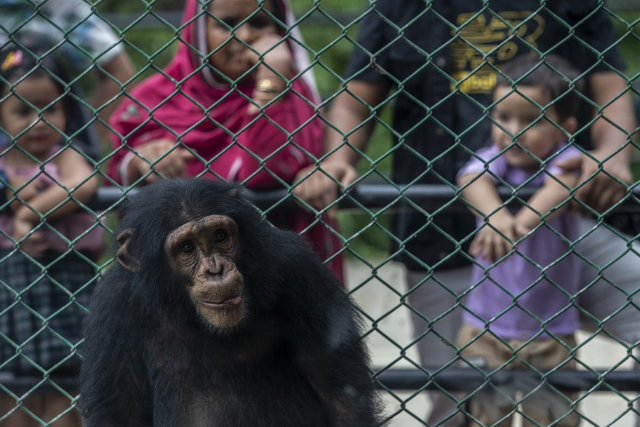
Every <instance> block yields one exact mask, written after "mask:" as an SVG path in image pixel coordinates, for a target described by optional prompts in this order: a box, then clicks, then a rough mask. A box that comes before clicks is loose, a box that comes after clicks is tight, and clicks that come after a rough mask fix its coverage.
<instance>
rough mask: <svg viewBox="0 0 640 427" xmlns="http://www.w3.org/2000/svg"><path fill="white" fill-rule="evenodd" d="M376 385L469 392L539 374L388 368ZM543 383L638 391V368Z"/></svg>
mask: <svg viewBox="0 0 640 427" xmlns="http://www.w3.org/2000/svg"><path fill="white" fill-rule="evenodd" d="M374 378H375V379H376V381H377V382H378V386H379V387H380V388H388V389H391V390H414V391H415V390H420V389H423V388H424V389H440V388H442V389H444V390H447V391H467V392H471V391H474V390H477V389H478V388H480V387H482V386H483V385H486V384H488V383H490V384H492V385H494V386H497V387H504V388H509V387H510V386H512V387H514V388H517V384H540V381H541V378H542V375H541V374H537V373H535V372H533V371H531V370H527V371H524V370H501V371H498V372H495V373H493V374H490V373H489V372H483V371H477V370H475V369H469V368H449V369H447V370H445V371H442V372H440V373H438V374H437V375H434V376H429V375H428V374H426V373H425V372H422V371H419V370H417V369H389V370H386V371H384V372H380V373H378V374H376V375H374ZM545 381H546V383H547V384H550V385H552V386H554V387H555V388H557V389H559V390H562V391H567V392H571V391H586V390H591V391H612V390H615V391H621V392H622V391H639V390H640V371H631V370H629V371H613V372H609V373H605V372H603V371H594V372H591V371H576V370H568V369H566V370H558V371H555V372H553V373H550V374H549V375H548V376H547V377H546V379H545Z"/></svg>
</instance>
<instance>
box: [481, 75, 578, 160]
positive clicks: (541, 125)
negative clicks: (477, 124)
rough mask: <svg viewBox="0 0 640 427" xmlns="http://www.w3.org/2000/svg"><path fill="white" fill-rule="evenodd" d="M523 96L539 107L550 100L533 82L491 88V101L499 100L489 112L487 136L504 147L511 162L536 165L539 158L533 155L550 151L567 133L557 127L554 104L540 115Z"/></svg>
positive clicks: (541, 155) (538, 155) (562, 124)
mask: <svg viewBox="0 0 640 427" xmlns="http://www.w3.org/2000/svg"><path fill="white" fill-rule="evenodd" d="M505 97H506V98H505ZM525 97H526V98H525ZM503 98H504V99H503ZM527 98H529V99H530V100H531V101H534V102H535V103H536V104H538V105H540V106H542V107H544V106H546V105H548V104H549V103H550V102H551V99H550V96H549V95H548V94H547V92H546V91H544V90H543V89H542V88H540V87H536V86H521V87H519V88H518V92H513V89H511V88H509V87H503V86H498V87H496V88H495V89H494V92H493V101H494V102H495V101H499V102H498V103H497V104H496V105H495V107H493V112H492V114H491V116H492V118H493V126H492V129H491V136H492V138H493V142H494V143H495V144H496V145H497V146H498V148H500V150H504V149H508V150H507V151H505V152H504V154H503V156H505V158H506V160H507V162H508V163H509V164H510V165H511V166H514V167H517V168H521V169H538V168H539V167H540V161H539V160H537V159H541V160H544V159H546V158H547V157H548V156H549V155H551V154H553V152H554V151H555V148H556V147H557V146H558V144H559V143H561V142H562V141H565V140H566V139H567V136H566V135H565V133H564V132H563V131H562V130H561V129H559V128H558V126H561V127H562V126H564V123H561V122H560V119H559V118H558V115H557V113H556V111H555V108H553V107H552V108H549V109H547V112H546V114H545V116H544V117H542V111H541V110H540V108H539V107H538V106H536V105H535V104H534V103H532V102H531V101H529V99H527ZM554 123H555V124H554ZM556 125H557V126H556ZM525 129H526V130H525ZM520 132H523V133H522V134H519V133H520ZM514 139H515V140H516V142H515V143H514ZM529 153H530V154H529ZM534 156H535V157H534ZM536 158H537V159H536Z"/></svg>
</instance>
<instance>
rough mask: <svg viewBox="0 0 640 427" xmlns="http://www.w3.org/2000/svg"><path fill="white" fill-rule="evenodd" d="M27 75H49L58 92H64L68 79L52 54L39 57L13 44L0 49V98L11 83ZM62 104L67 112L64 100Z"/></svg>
mask: <svg viewBox="0 0 640 427" xmlns="http://www.w3.org/2000/svg"><path fill="white" fill-rule="evenodd" d="M27 76H28V77H49V78H50V79H51V80H52V81H53V82H54V84H55V86H56V89H58V91H59V92H60V94H64V93H65V87H66V85H67V83H66V82H68V81H69V79H68V78H67V74H66V72H65V70H64V67H63V66H62V64H61V63H60V61H58V60H57V58H56V57H55V55H53V54H48V55H45V56H42V57H40V56H39V55H38V53H37V52H34V51H31V50H29V49H23V48H20V47H15V46H8V47H5V48H3V49H2V50H0V99H1V98H4V97H5V96H6V95H7V94H8V93H9V90H10V89H11V86H12V85H14V84H15V83H16V82H18V81H19V80H20V79H21V78H23V77H27ZM65 98H66V97H65ZM63 104H65V112H67V111H68V109H67V108H66V107H67V106H66V101H65V100H63Z"/></svg>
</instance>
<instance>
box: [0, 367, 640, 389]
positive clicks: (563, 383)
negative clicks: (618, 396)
mask: <svg viewBox="0 0 640 427" xmlns="http://www.w3.org/2000/svg"><path fill="white" fill-rule="evenodd" d="M373 378H374V380H375V381H376V385H377V387H378V388H381V389H390V390H397V391H417V390H426V389H443V390H447V391H452V392H453V391H466V392H471V391H474V390H477V389H478V388H480V387H481V386H483V385H486V384H492V385H494V386H497V387H504V388H509V387H510V386H513V387H514V388H515V387H516V384H540V381H541V378H542V375H541V374H536V373H535V372H533V371H530V370H529V371H519V370H502V371H498V372H495V373H493V374H489V373H488V372H482V371H477V370H475V369H469V368H449V369H446V370H444V371H442V372H440V373H438V374H437V375H434V376H430V375H428V374H427V373H425V372H423V371H420V370H418V369H387V370H385V371H382V372H378V373H376V374H374V375H373ZM41 381H42V377H36V376H27V377H12V376H10V375H7V374H2V375H0V384H2V385H3V386H4V387H7V388H8V389H10V390H11V391H12V392H14V393H17V394H20V393H25V392H27V391H28V390H30V389H32V388H33V387H34V386H35V385H36V384H38V383H40V382H41ZM49 381H50V382H54V383H56V384H57V385H58V386H59V387H61V388H63V389H65V390H67V391H69V392H71V393H75V392H76V389H77V386H78V383H77V378H73V377H69V376H65V377H60V378H56V376H55V375H52V376H50V377H49ZM545 381H546V383H547V384H550V385H552V386H554V387H555V388H557V389H559V390H562V391H567V392H571V391H619V392H625V391H640V371H631V370H629V371H613V372H608V373H606V372H604V371H593V372H592V371H575V370H568V369H567V370H558V371H555V372H553V373H551V374H549V375H548V376H547V377H546V380H545ZM48 391H49V392H51V391H53V388H52V387H51V384H48V383H44V384H43V385H42V386H41V387H38V392H40V393H41V392H48Z"/></svg>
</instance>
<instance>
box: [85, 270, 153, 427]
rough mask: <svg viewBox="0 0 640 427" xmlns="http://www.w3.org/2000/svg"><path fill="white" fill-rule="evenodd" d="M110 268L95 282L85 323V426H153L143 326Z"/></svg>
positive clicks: (125, 285) (127, 290)
mask: <svg viewBox="0 0 640 427" xmlns="http://www.w3.org/2000/svg"><path fill="white" fill-rule="evenodd" d="M117 268H118V267H112V269H111V270H113V271H109V272H107V274H106V275H105V277H104V279H103V280H102V281H101V282H100V283H99V284H98V286H97V288H96V290H95V292H94V294H93V296H92V300H91V304H90V307H89V308H90V314H89V315H88V316H87V319H86V321H85V342H84V345H83V356H84V359H83V363H82V371H81V379H80V384H81V386H80V387H81V390H80V391H81V397H80V401H81V407H82V414H83V418H84V424H83V425H84V426H85V427H121V426H123V427H129V426H131V427H132V426H143V425H148V426H151V425H152V409H151V405H150V403H149V402H150V399H151V396H150V390H149V389H150V386H149V381H148V379H147V375H146V368H145V365H144V362H143V357H144V355H143V353H144V351H143V345H144V344H143V343H144V337H142V336H140V334H139V331H141V330H144V325H143V322H144V320H143V319H140V318H139V317H140V316H139V315H137V314H136V313H139V310H137V309H134V308H133V307H131V305H132V304H133V298H132V296H131V290H130V283H126V282H123V280H125V279H124V278H123V277H118V276H119V275H118V274H116V271H115V270H116V269H117Z"/></svg>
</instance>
